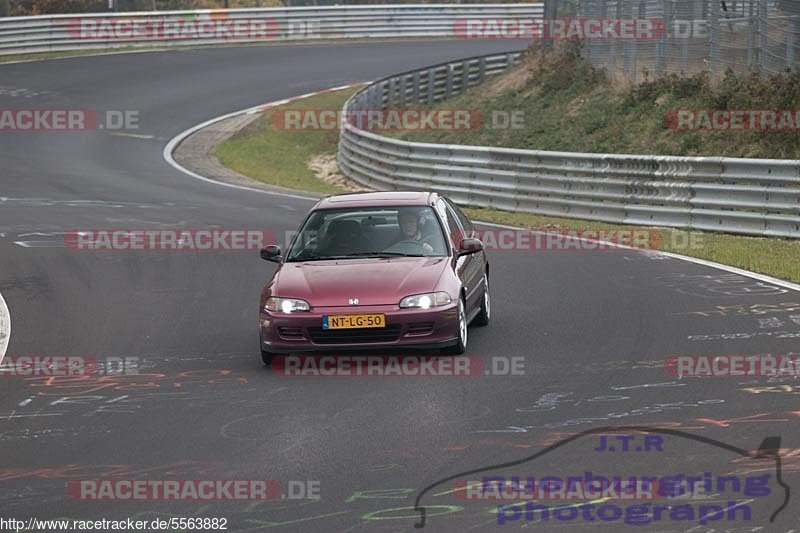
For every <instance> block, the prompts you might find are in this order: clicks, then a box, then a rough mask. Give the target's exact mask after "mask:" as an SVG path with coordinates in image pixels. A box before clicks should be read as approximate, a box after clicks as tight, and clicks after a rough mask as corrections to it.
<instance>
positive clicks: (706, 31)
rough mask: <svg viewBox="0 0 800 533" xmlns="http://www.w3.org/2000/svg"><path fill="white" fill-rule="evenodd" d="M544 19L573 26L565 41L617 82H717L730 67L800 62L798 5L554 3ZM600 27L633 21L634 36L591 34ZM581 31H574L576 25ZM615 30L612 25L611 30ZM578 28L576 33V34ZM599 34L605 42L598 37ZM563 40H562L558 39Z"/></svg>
mask: <svg viewBox="0 0 800 533" xmlns="http://www.w3.org/2000/svg"><path fill="white" fill-rule="evenodd" d="M549 4H550V5H549V6H548V7H546V10H545V18H548V17H553V18H554V19H555V18H560V19H562V21H563V20H564V19H567V20H566V31H565V32H563V33H562V34H561V35H560V37H563V38H565V39H567V40H572V39H579V40H581V41H582V54H583V55H584V57H585V58H586V59H587V60H589V61H590V62H591V63H592V64H593V65H595V66H598V67H603V68H606V69H608V70H609V72H611V73H612V74H613V75H614V76H615V77H616V78H622V79H625V80H628V81H632V82H640V81H645V80H648V79H652V78H653V77H658V76H661V75H665V74H673V73H674V74H679V75H682V76H688V75H692V74H696V73H699V72H709V73H710V74H711V75H712V76H717V75H719V74H721V73H723V72H724V71H725V70H726V69H728V68H730V69H733V70H735V71H746V70H756V71H759V72H762V73H764V74H776V73H780V72H784V71H786V70H787V69H789V70H793V69H794V68H795V67H796V66H797V61H798V56H800V1H798V0H721V1H720V0H550V2H549ZM590 21H594V22H595V26H594V28H600V27H601V25H600V24H598V22H597V21H618V22H620V23H624V22H633V23H634V24H635V29H634V32H633V34H631V35H628V36H627V37H623V36H619V37H617V36H616V35H615V33H614V32H613V31H611V32H601V33H600V34H595V35H593V34H591V33H589V31H588V30H589V29H591V28H593V26H592V25H591V23H590ZM572 25H574V27H573V26H572ZM610 27H613V26H610ZM570 30H572V34H570V33H569V32H570ZM597 35H599V37H598V36H597ZM558 37H559V36H556V38H558Z"/></svg>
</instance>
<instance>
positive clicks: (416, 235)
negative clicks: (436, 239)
mask: <svg viewBox="0 0 800 533" xmlns="http://www.w3.org/2000/svg"><path fill="white" fill-rule="evenodd" d="M397 220H398V222H399V223H400V240H399V241H398V242H403V241H415V242H417V243H418V244H419V245H420V246H422V248H424V249H425V251H426V252H432V251H433V246H431V245H430V244H429V243H427V242H425V236H424V235H423V234H422V212H421V211H420V210H418V209H401V210H400V211H399V212H398V214H397Z"/></svg>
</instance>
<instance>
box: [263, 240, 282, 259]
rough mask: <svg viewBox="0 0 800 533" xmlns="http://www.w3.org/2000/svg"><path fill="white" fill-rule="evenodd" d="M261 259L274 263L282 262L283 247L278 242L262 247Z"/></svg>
mask: <svg viewBox="0 0 800 533" xmlns="http://www.w3.org/2000/svg"><path fill="white" fill-rule="evenodd" d="M261 259H263V260H264V261H272V262H273V263H280V262H281V259H283V258H282V257H281V247H280V246H278V245H276V244H270V245H269V246H265V247H264V248H262V249H261Z"/></svg>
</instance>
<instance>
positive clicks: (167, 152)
mask: <svg viewBox="0 0 800 533" xmlns="http://www.w3.org/2000/svg"><path fill="white" fill-rule="evenodd" d="M358 85H363V83H353V84H350V85H342V86H340V87H331V88H329V89H325V90H322V91H317V92H313V93H308V94H303V95H300V96H295V97H293V98H285V99H283V100H276V101H275V102H269V103H267V104H262V105H258V106H255V107H249V108H247V109H242V110H240V111H235V112H233V113H228V114H227V115H222V116H220V117H217V118H212V119H211V120H207V121H206V122H203V123H202V124H198V125H196V126H193V127H191V128H189V129H188V130H186V131H184V132H182V133H179V134H178V135H177V136H176V137H174V138H173V139H172V140H170V141H169V143H167V145H166V146H165V147H164V152H163V157H164V160H166V162H167V163H169V164H170V165H172V166H173V167H175V168H176V169H178V170H179V171H181V172H183V173H184V174H186V175H188V176H191V177H193V178H195V179H198V180H201V181H205V182H208V183H214V184H216V185H221V186H223V187H230V188H233V189H240V190H244V191H253V192H258V193H261V194H271V195H273V196H284V197H288V198H298V199H301V200H318V198H313V197H309V196H302V195H299V194H288V193H282V192H272V191H265V190H262V189H255V188H252V187H246V186H243V185H234V184H232V183H224V182H221V181H216V180H212V179H210V178H207V177H205V176H201V175H200V174H197V173H196V172H192V171H191V170H189V169H186V168H183V167H182V166H181V165H179V164H178V162H177V161H175V159H173V157H172V152H173V151H174V150H175V148H176V147H177V146H178V145H179V144H180V143H181V142H182V141H183V140H184V139H186V138H187V137H189V136H190V135H192V134H193V133H195V132H197V131H199V130H201V129H203V128H205V127H207V126H210V125H212V124H214V123H216V122H220V121H222V120H225V119H228V118H232V117H235V116H237V115H243V114H250V115H252V114H255V113H260V112H263V111H265V110H267V109H269V108H271V107H274V106H276V105H283V104H286V103H289V102H293V101H295V100H299V99H302V98H308V97H310V96H315V95H318V94H322V93H326V92H332V91H340V90H344V89H348V88H350V87H355V86H358ZM475 222H476V223H478V224H481V225H483V226H491V227H496V228H507V229H517V230H519V229H522V230H525V229H529V228H520V227H517V226H509V225H507V224H495V223H492V222H481V221H477V220H476V221H475ZM534 231H536V232H537V233H547V232H545V231H541V230H534ZM571 238H574V239H578V240H581V241H585V242H593V243H598V244H603V245H606V246H614V247H616V248H621V249H625V250H631V251H634V252H639V253H650V254H658V255H660V256H662V257H669V258H671V259H677V260H679V261H686V262H687V263H694V264H696V265H702V266H706V267H710V268H715V269H717V270H723V271H725V272H731V273H733V274H739V275H740V276H746V277H748V278H752V279H755V280H758V281H763V282H765V283H772V284H773V285H777V286H779V287H784V288H786V289H790V290H793V291H798V292H800V285H798V284H796V283H791V282H789V281H784V280H780V279H777V278H773V277H770V276H765V275H763V274H757V273H755V272H750V271H749V270H744V269H741V268H736V267H732V266H728V265H723V264H721V263H715V262H713V261H706V260H705V259H697V258H695V257H688V256H685V255H680V254H675V253H671V252H661V251H653V250H645V249H641V248H633V247H630V246H625V245H622V244H617V243H610V242H605V241H599V240H596V239H587V238H585V237H571Z"/></svg>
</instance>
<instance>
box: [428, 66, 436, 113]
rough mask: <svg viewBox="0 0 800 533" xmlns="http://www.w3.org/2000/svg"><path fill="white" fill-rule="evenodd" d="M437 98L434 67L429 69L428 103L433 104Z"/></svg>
mask: <svg viewBox="0 0 800 533" xmlns="http://www.w3.org/2000/svg"><path fill="white" fill-rule="evenodd" d="M435 98H436V73H435V72H434V69H432V68H429V69H428V105H432V104H433V102H434V99H435Z"/></svg>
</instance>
